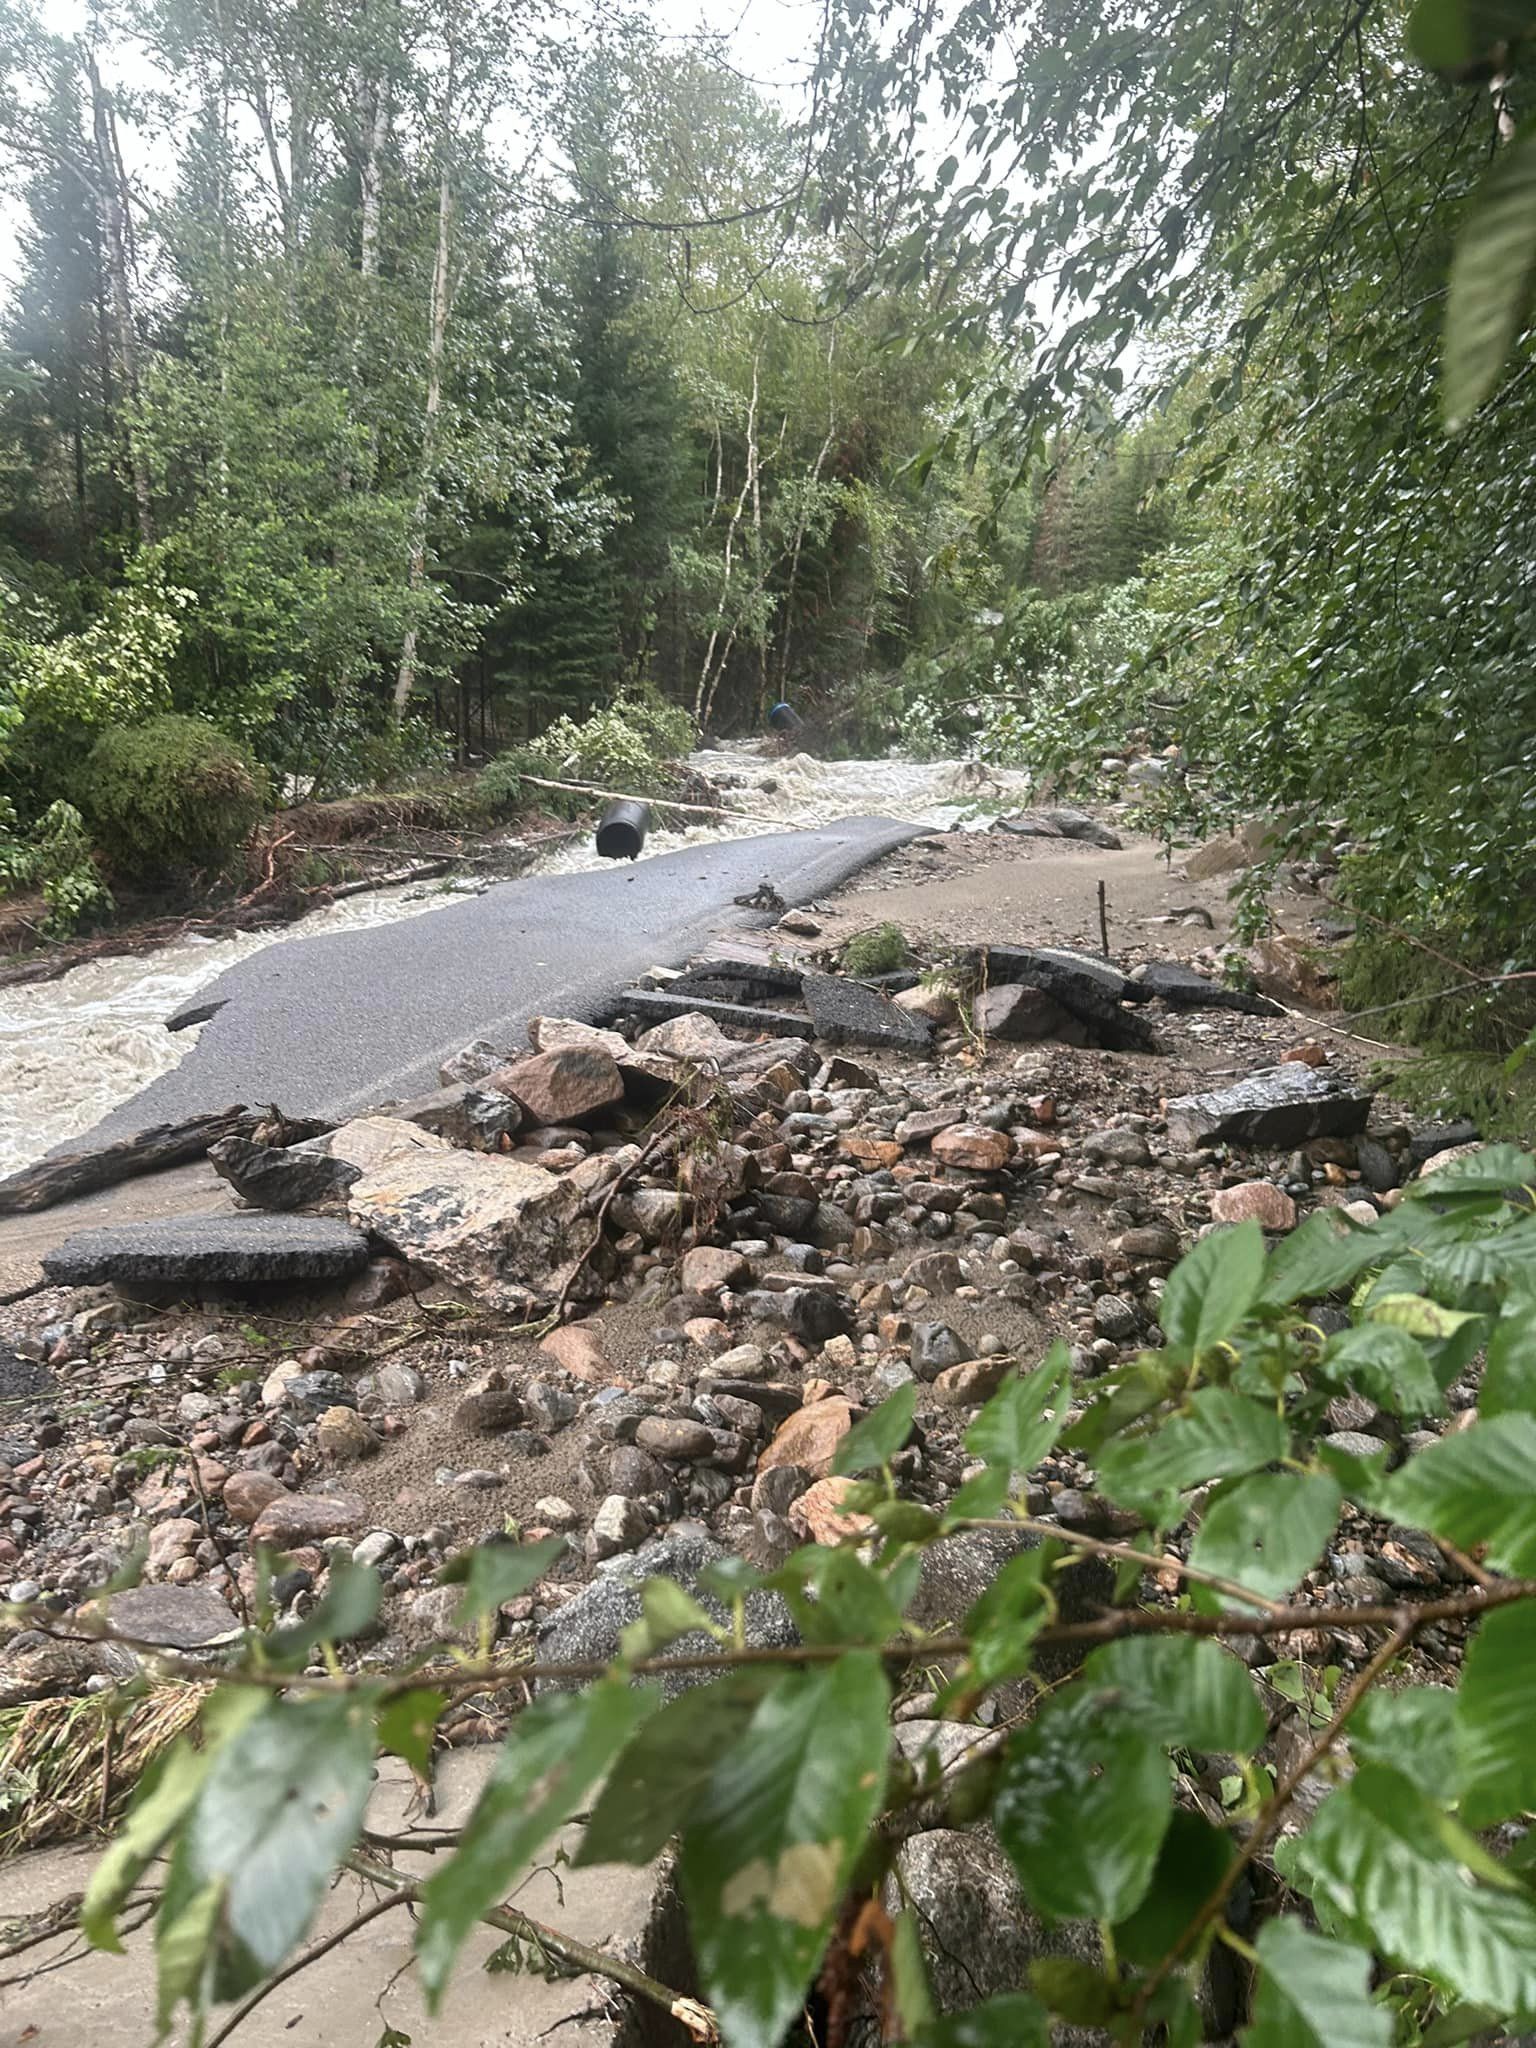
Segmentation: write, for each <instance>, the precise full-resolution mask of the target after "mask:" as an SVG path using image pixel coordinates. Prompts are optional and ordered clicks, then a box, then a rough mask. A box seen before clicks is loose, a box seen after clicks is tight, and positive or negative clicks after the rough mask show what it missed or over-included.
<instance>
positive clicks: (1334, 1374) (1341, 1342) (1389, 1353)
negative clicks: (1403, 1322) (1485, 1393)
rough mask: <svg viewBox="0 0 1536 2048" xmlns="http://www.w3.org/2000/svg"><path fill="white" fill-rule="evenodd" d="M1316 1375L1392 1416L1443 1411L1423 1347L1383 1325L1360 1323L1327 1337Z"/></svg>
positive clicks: (1438, 1386)
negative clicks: (1372, 1402) (1363, 1398)
mask: <svg viewBox="0 0 1536 2048" xmlns="http://www.w3.org/2000/svg"><path fill="white" fill-rule="evenodd" d="M1319 1376H1320V1378H1321V1380H1322V1382H1323V1384H1324V1385H1325V1386H1329V1387H1337V1388H1340V1389H1341V1390H1344V1391H1346V1392H1352V1393H1360V1394H1364V1395H1365V1396H1366V1397H1367V1399H1369V1400H1371V1401H1374V1402H1375V1403H1376V1406H1377V1407H1378V1408H1385V1409H1386V1410H1387V1411H1388V1413H1389V1414H1392V1415H1438V1414H1441V1413H1442V1412H1443V1410H1444V1408H1445V1397H1444V1395H1443V1394H1442V1393H1441V1391H1440V1384H1439V1382H1438V1380H1437V1379H1436V1378H1435V1376H1434V1374H1433V1372H1431V1370H1430V1366H1429V1360H1428V1359H1427V1358H1426V1357H1425V1355H1424V1350H1423V1347H1422V1346H1421V1345H1420V1344H1418V1343H1416V1342H1415V1341H1414V1339H1413V1338H1412V1337H1411V1336H1410V1335H1409V1333H1408V1332H1407V1330H1405V1329H1401V1328H1393V1327H1391V1325H1390V1324H1388V1323H1384V1322H1380V1321H1378V1322H1371V1323H1360V1324H1357V1325H1356V1326H1355V1327H1354V1328H1353V1329H1349V1330H1341V1331H1339V1333H1338V1334H1337V1336H1333V1337H1330V1338H1329V1339H1328V1342H1327V1343H1326V1344H1325V1345H1324V1347H1323V1355H1322V1358H1321V1359H1320V1360H1319Z"/></svg>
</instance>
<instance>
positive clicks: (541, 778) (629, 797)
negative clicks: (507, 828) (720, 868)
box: [518, 772, 784, 831]
mask: <svg viewBox="0 0 1536 2048" xmlns="http://www.w3.org/2000/svg"><path fill="white" fill-rule="evenodd" d="M518 780H519V781H520V782H531V783H532V784H533V785H534V787H535V788H536V789H559V790H564V791H565V792H566V793H567V795H570V796H598V797H601V798H602V799H603V801H604V802H605V803H618V804H649V805H650V806H651V807H652V809H653V810H658V811H686V812H688V813H689V815H690V816H691V817H696V818H746V819H747V820H749V821H750V823H752V824H754V825H772V826H774V827H775V828H776V829H777V830H778V831H782V830H783V829H784V820H783V819H782V818H765V817H762V816H760V815H759V813H758V812H756V811H733V810H731V809H729V808H728V807H727V806H726V805H725V804H684V803H679V802H678V801H677V800H676V799H675V798H673V797H662V796H634V795H633V794H631V792H630V791H628V790H624V789H598V788H596V787H595V786H594V785H593V784H592V783H590V782H552V781H551V780H550V778H549V777H548V776H547V775H527V774H523V773H521V772H519V776H518Z"/></svg>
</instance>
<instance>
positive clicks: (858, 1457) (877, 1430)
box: [832, 1380, 917, 1478]
mask: <svg viewBox="0 0 1536 2048" xmlns="http://www.w3.org/2000/svg"><path fill="white" fill-rule="evenodd" d="M916 1412H917V1382H916V1380H908V1382H907V1384H906V1385H905V1386H904V1387H898V1388H897V1389H896V1391H895V1393H894V1394H892V1395H891V1396H890V1398H889V1399H888V1400H885V1401H882V1402H881V1403H880V1406H879V1407H878V1408H876V1409H875V1410H874V1411H873V1413H871V1414H869V1415H866V1416H865V1417H864V1420H863V1421H862V1422H856V1423H855V1424H854V1425H853V1427H852V1429H850V1430H849V1432H848V1434H847V1435H846V1436H845V1437H844V1438H843V1440H842V1442H841V1443H840V1444H839V1445H838V1447H837V1452H836V1455H835V1456H834V1457H833V1460H832V1470H833V1471H834V1472H835V1473H841V1474H842V1475H843V1476H844V1477H847V1478H852V1477H853V1476H854V1474H856V1473H859V1472H870V1471H873V1470H875V1469H876V1468H877V1467H879V1466H881V1465H888V1464H889V1463H890V1461H891V1459H892V1458H894V1457H895V1455H896V1453H897V1452H898V1451H899V1450H900V1449H901V1447H902V1445H903V1444H904V1443H905V1442H906V1440H907V1438H908V1437H909V1436H910V1435H911V1434H912V1417H913V1415H914V1414H915V1413H916Z"/></svg>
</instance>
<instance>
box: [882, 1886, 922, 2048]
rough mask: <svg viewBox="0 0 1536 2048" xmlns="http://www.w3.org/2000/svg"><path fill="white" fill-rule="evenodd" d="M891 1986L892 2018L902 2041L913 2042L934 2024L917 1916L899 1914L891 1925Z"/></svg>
mask: <svg viewBox="0 0 1536 2048" xmlns="http://www.w3.org/2000/svg"><path fill="white" fill-rule="evenodd" d="M890 1985H891V2004H892V2008H893V2012H892V2016H893V2018H894V2019H895V2021H896V2026H897V2029H898V2031H899V2033H900V2036H901V2038H902V2039H903V2040H906V2041H910V2040H911V2039H912V2037H913V2036H914V2035H921V2033H922V2031H923V2029H924V2028H925V2027H928V2026H930V2025H931V2024H932V2022H933V1998H932V1996H931V1994H930V1992H929V1990H928V1965H927V1964H926V1962H925V1961H924V1960H923V1937H922V1934H921V1932H920V1930H919V1927H918V1920H917V1915H916V1913H913V1912H901V1913H898V1914H897V1915H896V1917H895V1919H894V1920H893V1921H892V1922H891V1940H890Z"/></svg>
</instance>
